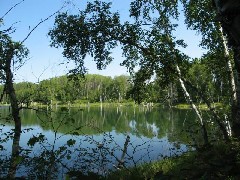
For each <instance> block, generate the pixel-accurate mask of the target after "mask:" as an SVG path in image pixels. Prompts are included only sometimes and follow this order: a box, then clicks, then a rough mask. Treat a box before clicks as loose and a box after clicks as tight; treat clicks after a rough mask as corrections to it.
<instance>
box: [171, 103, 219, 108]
mask: <svg viewBox="0 0 240 180" xmlns="http://www.w3.org/2000/svg"><path fill="white" fill-rule="evenodd" d="M196 105H197V107H198V108H199V109H201V110H208V107H207V105H206V104H196ZM173 107H174V108H178V109H191V108H192V107H191V105H190V104H177V105H175V106H173ZM212 107H214V108H217V109H222V108H223V104H222V103H213V104H212Z"/></svg>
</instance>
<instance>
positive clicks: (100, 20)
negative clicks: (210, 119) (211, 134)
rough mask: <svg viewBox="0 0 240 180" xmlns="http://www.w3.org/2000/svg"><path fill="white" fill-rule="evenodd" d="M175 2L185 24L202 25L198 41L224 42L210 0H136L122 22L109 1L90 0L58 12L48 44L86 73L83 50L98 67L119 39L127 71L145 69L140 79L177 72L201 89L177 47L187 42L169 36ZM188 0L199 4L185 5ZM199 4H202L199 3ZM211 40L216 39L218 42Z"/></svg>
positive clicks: (108, 59)
mask: <svg viewBox="0 0 240 180" xmlns="http://www.w3.org/2000/svg"><path fill="white" fill-rule="evenodd" d="M179 2H183V4H184V7H185V12H186V13H185V15H186V18H187V21H186V22H187V23H188V24H189V26H192V25H195V24H196V23H197V25H198V26H197V27H196V28H195V29H196V30H198V29H197V28H201V29H200V31H201V32H202V34H203V41H202V45H204V46H206V47H211V50H216V49H219V48H222V47H223V43H222V41H221V40H222V39H221V37H220V36H219V34H220V30H219V28H218V29H216V28H214V27H215V24H217V23H216V22H215V21H214V20H213V17H214V15H215V14H216V13H215V12H214V11H212V10H211V8H212V7H213V5H212V3H211V2H210V0H205V1H186V0H182V1H171V0H166V1H163V2H155V1H152V0H145V1H143V0H134V1H132V2H131V7H130V17H132V18H133V19H134V23H129V22H124V23H120V15H119V14H118V13H113V12H111V8H110V3H105V2H100V1H94V2H93V3H88V4H87V8H86V10H83V11H81V12H80V14H78V15H69V14H67V13H63V14H61V15H59V16H57V17H56V19H55V26H54V28H53V29H52V30H51V31H50V32H49V35H50V36H51V38H52V44H51V45H52V46H55V47H63V55H64V56H65V57H67V58H68V59H69V60H73V61H74V62H75V63H76V64H77V70H76V69H75V70H74V72H80V73H81V72H83V73H84V72H85V69H84V59H85V57H86V55H87V54H89V55H90V56H92V57H93V59H94V60H95V61H96V63H97V66H98V68H99V69H102V68H104V67H105V66H106V65H107V64H108V63H110V62H111V61H112V57H111V49H113V48H115V47H116V46H117V45H118V44H120V45H121V47H122V50H123V56H124V57H125V58H126V59H125V60H124V61H123V62H122V65H124V66H127V67H128V69H129V71H130V72H133V69H134V67H136V66H139V69H140V70H139V72H141V73H138V74H140V75H141V74H144V75H142V76H141V78H140V76H138V77H139V78H138V82H139V84H141V82H142V83H143V82H145V81H146V80H149V79H151V77H152V76H154V75H157V76H159V77H162V78H163V79H165V82H171V81H173V80H174V79H176V78H178V79H179V80H182V81H180V82H181V84H183V83H184V84H187V85H188V87H191V88H192V89H193V90H195V91H199V90H198V89H197V88H196V87H195V86H193V84H191V83H190V82H189V81H188V80H187V79H186V78H185V74H186V71H187V68H188V66H187V63H186V62H187V61H188V60H189V58H188V57H187V56H186V55H185V54H184V53H182V52H180V51H179V50H178V47H186V44H185V43H184V42H183V41H182V40H178V39H177V38H176V37H174V36H173V32H174V31H175V30H176V27H177V25H176V24H174V23H173V19H175V20H177V19H178V16H179ZM189 2H190V3H193V4H194V5H195V6H196V7H197V8H198V9H196V8H195V9H193V8H192V7H193V6H189ZM195 2H196V3H195ZM202 4H203V5H204V6H201V5H202ZM197 5H198V6H197ZM201 8H202V9H201ZM191 9H193V11H194V12H195V11H198V10H199V9H200V10H201V11H200V10H199V12H202V13H204V12H206V18H207V19H208V21H207V22H209V21H210V22H211V23H206V22H204V21H201V22H199V21H198V19H196V18H195V19H194V18H192V17H193V15H192V14H190V13H189V12H192V11H191ZM194 17H195V14H194ZM199 17H201V16H199ZM204 17H205V16H204ZM188 21H189V22H188ZM146 25H147V26H146ZM216 26H218V27H220V26H219V25H216ZM193 27H194V26H193ZM216 37H217V38H216ZM213 43H214V44H217V46H216V47H217V48H215V46H213ZM212 47H214V48H212ZM209 49H210V48H209ZM142 72H143V73H142ZM182 87H183V86H182ZM183 90H184V88H183ZM185 94H186V93H185ZM199 94H200V93H199ZM201 95H202V99H203V100H204V101H205V103H206V104H207V105H208V107H209V109H210V110H211V112H212V113H213V116H214V119H215V120H216V122H217V123H218V125H219V127H220V129H221V130H222V132H223V134H224V137H225V139H228V135H227V133H226V129H225V127H224V124H223V121H222V118H221V117H220V116H219V115H218V113H217V112H216V110H215V109H214V108H213V107H212V105H211V102H210V101H209V99H208V98H207V97H206V96H205V95H204V94H202V93H201ZM196 112H197V111H196Z"/></svg>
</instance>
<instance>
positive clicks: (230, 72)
mask: <svg viewBox="0 0 240 180" xmlns="http://www.w3.org/2000/svg"><path fill="white" fill-rule="evenodd" d="M219 30H220V32H221V37H222V41H223V48H224V55H225V58H226V60H227V67H228V76H229V82H230V85H231V96H232V102H231V109H232V125H233V126H235V123H234V119H235V117H234V116H235V114H236V113H235V111H236V109H237V103H238V98H237V88H236V82H235V78H234V72H233V68H232V63H231V59H230V55H229V50H228V47H227V39H226V38H225V36H224V35H223V29H222V27H220V29H219ZM232 128H235V127H232Z"/></svg>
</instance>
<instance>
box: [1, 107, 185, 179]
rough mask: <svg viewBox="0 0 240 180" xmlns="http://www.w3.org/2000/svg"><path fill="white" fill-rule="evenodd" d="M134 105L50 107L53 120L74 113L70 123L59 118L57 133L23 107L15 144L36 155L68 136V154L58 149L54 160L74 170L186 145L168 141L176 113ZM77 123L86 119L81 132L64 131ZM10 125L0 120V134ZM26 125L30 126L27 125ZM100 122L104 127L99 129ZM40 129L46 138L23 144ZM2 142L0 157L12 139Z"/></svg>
mask: <svg viewBox="0 0 240 180" xmlns="http://www.w3.org/2000/svg"><path fill="white" fill-rule="evenodd" d="M111 110H112V111H111ZM140 110H141V109H140ZM140 110H138V109H131V108H127V109H123V108H122V107H121V108H119V109H118V108H117V109H114V108H112V109H106V110H105V111H103V112H102V113H100V111H99V110H97V109H94V108H92V109H91V111H88V110H86V111H85V110H82V111H80V112H79V111H74V109H73V110H71V113H65V114H63V115H62V114H57V113H55V114H54V115H55V116H53V117H54V118H55V119H56V122H59V121H61V120H63V119H66V120H67V119H68V118H69V117H74V123H73V124H71V125H66V126H65V125H64V124H62V125H61V127H63V128H62V129H61V128H60V129H59V132H61V133H56V134H55V133H54V132H53V130H51V129H52V128H51V123H50V125H49V122H46V121H39V120H38V119H36V114H35V112H34V111H29V112H26V111H24V112H22V114H21V115H22V117H23V120H27V121H26V122H25V121H23V123H22V124H23V127H22V129H23V133H22V135H21V138H20V146H21V147H22V148H23V149H31V150H32V152H31V153H30V156H31V157H39V155H40V154H41V153H42V152H43V150H44V149H47V150H51V149H54V150H59V149H60V147H62V146H66V147H68V146H67V145H66V144H67V141H68V140H69V139H73V140H75V141H76V143H75V144H74V145H73V146H71V147H68V149H67V150H69V151H70V154H69V155H71V157H70V158H69V157H68V158H69V159H68V158H67V155H68V154H64V153H62V154H60V155H64V156H63V157H62V158H60V159H59V161H60V162H61V163H62V164H64V165H65V166H67V167H69V168H76V169H78V170H79V169H81V168H84V167H83V166H84V165H85V166H86V167H85V168H87V169H88V170H92V171H95V172H100V173H104V171H106V170H111V169H115V167H116V166H117V165H118V164H119V161H121V159H122V157H123V156H124V161H125V165H126V166H134V165H137V164H139V163H144V162H150V161H153V160H158V159H162V158H163V157H166V156H173V155H176V154H180V153H182V152H184V151H187V146H185V145H184V144H179V143H177V142H173V141H175V140H176V141H177V140H179V141H181V140H180V139H181V138H180V137H176V136H173V132H175V130H177V128H178V122H180V123H179V124H181V121H179V120H181V118H180V117H179V116H176V117H175V119H169V118H170V117H172V116H169V112H168V111H166V112H165V110H161V109H160V110H159V109H157V110H155V111H154V112H145V111H140ZM131 111H132V112H131ZM76 112H77V113H76ZM175 114H177V113H175ZM74 115H75V116H74ZM177 115H178V114H177ZM180 115H181V114H180ZM155 117H159V118H160V119H159V118H158V119H157V120H156V118H155ZM184 117H185V115H184ZM55 119H54V120H55ZM54 120H53V122H52V123H55V124H54V125H55V126H56V127H57V126H58V125H59V124H58V123H56V122H55V121H54ZM70 120H71V119H70ZM38 123H39V124H38ZM47 123H48V124H47ZM82 124H83V125H84V124H85V126H86V124H89V125H90V126H91V127H88V128H86V127H84V128H83V129H81V130H82V131H81V132H80V134H81V135H71V134H70V133H69V134H67V132H70V131H71V130H72V129H71V128H72V126H74V128H77V127H79V126H81V125H82ZM76 126H77V127H76ZM56 127H55V128H56ZM12 128H13V125H10V124H8V125H6V126H4V128H3V130H2V132H0V138H1V139H2V138H4V136H3V134H4V133H6V132H9V131H10V130H11V129H12ZM29 128H31V129H32V130H30V131H27V129H29ZM69 128H70V129H69ZM94 128H95V129H94ZM102 128H103V129H102ZM104 128H106V129H105V130H104ZM179 128H181V127H179ZM0 129H1V126H0ZM46 129H50V130H46ZM102 131H105V133H101V132H102ZM168 132H171V133H168ZM40 133H42V134H43V135H45V137H46V139H47V140H46V141H45V142H44V143H43V144H39V143H38V144H36V145H35V146H34V147H33V148H31V147H29V146H28V145H27V142H28V140H29V138H31V137H33V136H38V135H39V134H40ZM84 133H85V134H84ZM87 134H92V135H87ZM55 135H56V138H55ZM127 136H129V137H130V141H129V143H128V146H127V151H126V154H124V155H123V149H124V144H125V141H126V137H127ZM169 139H171V141H170V140H169ZM2 145H3V146H4V148H5V149H6V150H5V151H2V152H0V153H1V154H0V157H2V158H5V157H10V155H11V149H12V140H10V141H8V142H5V143H2ZM67 150H66V151H67ZM55 152H56V151H55ZM58 166H59V167H58V168H59V169H58V170H59V172H60V171H62V172H63V173H64V172H66V169H64V168H63V166H62V165H61V164H58ZM20 167H21V168H19V169H18V174H19V175H21V174H23V173H21V172H22V171H23V170H24V167H23V166H20ZM27 168H29V167H27ZM25 170H26V167H25ZM28 170H29V169H28ZM61 174H62V173H61Z"/></svg>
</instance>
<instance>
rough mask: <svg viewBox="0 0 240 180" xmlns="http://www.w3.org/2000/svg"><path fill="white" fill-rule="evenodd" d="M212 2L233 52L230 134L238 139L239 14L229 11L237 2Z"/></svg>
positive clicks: (239, 89)
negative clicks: (233, 99)
mask: <svg viewBox="0 0 240 180" xmlns="http://www.w3.org/2000/svg"><path fill="white" fill-rule="evenodd" d="M214 2H215V4H216V9H217V13H218V16H219V17H221V18H220V21H221V25H222V27H223V29H224V31H225V33H226V34H227V36H228V40H229V41H230V43H229V44H231V46H232V48H233V51H234V63H235V68H236V71H237V83H236V84H237V91H236V92H237V93H236V96H237V102H235V104H233V105H232V118H233V119H232V132H233V136H234V137H236V138H240V13H236V12H232V11H231V8H236V7H233V6H235V5H234V4H233V3H236V2H237V1H230V0H227V1H221V0H214ZM239 11H240V9H239V10H238V12H239ZM226 12H228V13H226Z"/></svg>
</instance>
